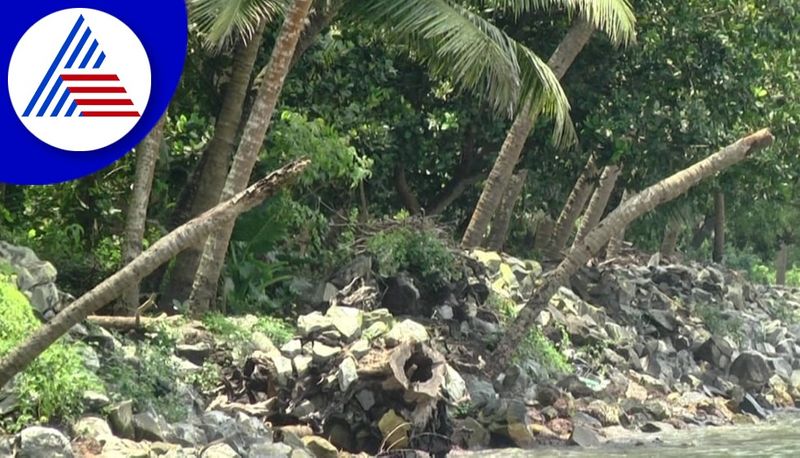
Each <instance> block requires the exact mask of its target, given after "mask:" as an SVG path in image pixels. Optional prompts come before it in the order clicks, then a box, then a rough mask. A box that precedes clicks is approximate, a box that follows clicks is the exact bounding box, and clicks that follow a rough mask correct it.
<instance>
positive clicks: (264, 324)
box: [253, 316, 295, 347]
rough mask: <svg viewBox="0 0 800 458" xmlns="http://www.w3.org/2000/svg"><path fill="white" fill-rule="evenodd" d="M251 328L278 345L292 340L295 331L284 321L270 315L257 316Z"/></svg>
mask: <svg viewBox="0 0 800 458" xmlns="http://www.w3.org/2000/svg"><path fill="white" fill-rule="evenodd" d="M253 330H254V331H261V332H263V333H264V334H265V335H266V336H267V337H269V339H270V340H271V341H272V343H273V344H275V345H276V346H278V347H280V346H281V345H283V344H285V343H286V342H288V341H290V340H292V337H294V331H295V329H294V327H293V326H292V325H290V324H289V323H287V322H286V321H284V320H282V319H280V318H274V317H271V316H262V317H259V319H258V322H257V323H256V325H255V326H254V327H253Z"/></svg>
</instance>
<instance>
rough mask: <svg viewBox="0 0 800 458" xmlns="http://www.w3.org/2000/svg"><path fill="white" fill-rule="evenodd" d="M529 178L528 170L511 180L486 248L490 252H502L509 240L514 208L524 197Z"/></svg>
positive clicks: (521, 171)
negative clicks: (523, 191)
mask: <svg viewBox="0 0 800 458" xmlns="http://www.w3.org/2000/svg"><path fill="white" fill-rule="evenodd" d="M527 178H528V171H527V170H524V169H523V170H520V171H519V172H517V173H516V174H514V176H513V177H512V178H511V184H510V185H509V186H508V189H507V190H506V195H505V196H503V201H502V202H501V203H500V208H499V209H498V212H497V214H496V215H495V217H494V221H492V230H491V231H490V233H489V241H488V243H487V244H486V246H487V247H488V248H489V249H490V250H494V251H500V250H502V249H503V246H504V245H505V244H506V239H508V230H509V228H510V226H511V217H512V216H513V215H514V207H515V206H516V205H517V201H518V200H519V198H520V196H521V195H522V190H523V189H524V188H525V180H527Z"/></svg>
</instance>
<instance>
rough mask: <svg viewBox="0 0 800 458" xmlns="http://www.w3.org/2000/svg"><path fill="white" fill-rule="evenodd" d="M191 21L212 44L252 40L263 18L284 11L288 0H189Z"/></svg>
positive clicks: (218, 45) (268, 17)
mask: <svg viewBox="0 0 800 458" xmlns="http://www.w3.org/2000/svg"><path fill="white" fill-rule="evenodd" d="M186 3H187V5H188V7H189V15H190V18H191V21H192V22H193V23H194V24H195V26H196V27H197V30H198V31H199V32H200V33H201V34H202V36H203V40H204V41H205V42H206V44H207V45H208V46H209V47H211V48H222V47H224V46H226V45H228V44H230V43H231V42H232V41H235V40H237V39H241V40H249V39H250V37H252V36H253V34H254V33H255V31H256V28H257V27H258V24H259V23H260V22H261V21H272V20H273V19H275V18H276V17H277V16H279V15H280V14H281V12H282V11H283V9H284V7H285V6H286V0H187V2H186Z"/></svg>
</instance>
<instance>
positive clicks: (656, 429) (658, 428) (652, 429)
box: [640, 421, 675, 433]
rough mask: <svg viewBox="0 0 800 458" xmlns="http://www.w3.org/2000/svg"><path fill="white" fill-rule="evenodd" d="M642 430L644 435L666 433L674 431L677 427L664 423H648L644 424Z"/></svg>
mask: <svg viewBox="0 0 800 458" xmlns="http://www.w3.org/2000/svg"><path fill="white" fill-rule="evenodd" d="M640 429H641V430H642V432H643V433H661V432H664V431H672V430H674V429H675V427H674V426H672V425H671V424H669V423H664V422H663V421H648V422H647V423H645V424H643V425H642V427H641V428H640Z"/></svg>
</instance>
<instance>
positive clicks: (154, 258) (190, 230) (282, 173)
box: [0, 160, 309, 388]
mask: <svg viewBox="0 0 800 458" xmlns="http://www.w3.org/2000/svg"><path fill="white" fill-rule="evenodd" d="M308 164H309V161H307V160H302V161H297V162H294V163H292V164H289V165H287V166H286V167H283V168H281V169H279V170H277V171H275V172H273V173H270V174H269V175H268V176H267V177H266V178H264V179H261V180H259V181H258V182H256V183H255V184H254V185H253V186H251V187H250V188H248V189H247V190H245V191H244V192H242V193H239V194H237V195H236V196H234V197H233V198H231V199H229V200H227V201H225V202H223V203H221V204H219V205H217V206H216V207H214V208H212V209H211V210H209V211H207V212H205V213H203V214H202V215H200V216H198V217H197V218H195V219H193V220H191V221H189V222H187V223H185V224H183V225H182V226H180V227H178V228H177V229H175V230H174V231H172V232H170V233H169V234H167V235H166V236H164V237H163V238H162V239H160V240H159V241H157V242H156V243H154V244H153V245H151V246H150V247H149V248H148V249H147V250H145V251H144V253H142V254H141V255H139V256H138V257H137V258H136V259H134V260H133V261H131V262H130V263H129V264H128V265H126V266H125V267H123V268H122V269H120V270H119V271H117V272H116V273H115V274H114V275H112V276H110V277H108V278H107V279H105V280H104V281H103V282H102V283H100V284H99V285H97V286H95V287H94V288H93V289H92V290H91V291H89V292H87V293H86V294H84V295H83V296H81V297H79V298H78V299H76V300H75V301H74V302H73V303H72V304H70V305H69V306H68V307H67V308H65V309H64V310H63V311H62V312H61V313H59V314H58V315H56V316H55V317H54V318H53V319H52V320H50V321H49V322H47V324H44V325H42V326H40V327H39V328H38V329H36V331H34V332H33V334H31V335H30V336H28V338H26V339H25V340H24V341H23V342H22V343H20V344H19V345H18V346H17V347H16V348H14V349H13V350H12V351H10V352H8V353H6V354H5V355H3V357H2V359H0V388H2V387H3V386H4V385H5V384H6V383H8V382H9V381H10V380H11V378H12V377H14V375H16V374H17V373H19V372H20V371H21V370H23V369H25V367H27V366H28V365H29V364H30V363H31V362H32V361H33V360H34V359H36V357H37V356H39V355H40V354H41V353H42V352H43V351H45V350H46V349H47V347H49V346H50V345H51V344H52V343H53V342H55V341H56V340H58V338H59V337H61V336H63V335H64V334H65V333H67V331H69V330H70V329H71V328H72V327H73V326H75V325H76V324H78V323H80V322H81V321H83V320H84V319H86V317H88V316H89V315H90V314H92V313H93V312H95V311H96V310H98V309H100V308H101V307H103V306H104V305H106V304H108V303H109V302H111V301H112V300H114V299H115V298H117V297H118V296H119V294H120V292H121V291H124V290H126V289H127V288H130V286H131V285H134V284H136V283H138V282H139V281H141V279H142V278H144V277H145V276H147V275H148V274H149V273H150V272H152V271H153V270H155V269H156V268H158V266H160V265H161V264H163V263H165V262H167V261H169V260H170V259H171V258H172V257H173V256H175V255H176V254H178V253H179V252H180V251H181V250H183V249H186V248H187V247H189V246H192V245H193V244H196V243H198V242H199V241H202V240H203V239H204V238H205V237H207V236H208V234H210V233H211V231H213V230H215V229H217V228H218V227H219V226H220V225H222V224H225V223H226V222H227V221H231V220H233V219H235V218H236V217H237V216H238V215H239V214H241V213H243V212H246V211H248V210H250V209H252V208H254V207H256V206H257V205H260V204H261V203H262V202H263V201H264V199H266V198H267V197H269V196H272V195H274V194H275V192H277V190H278V189H279V188H281V187H282V186H284V185H286V184H287V183H289V181H290V180H291V179H293V178H295V177H296V176H297V175H299V174H300V173H301V172H302V171H303V170H305V168H306V167H307V166H308Z"/></svg>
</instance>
